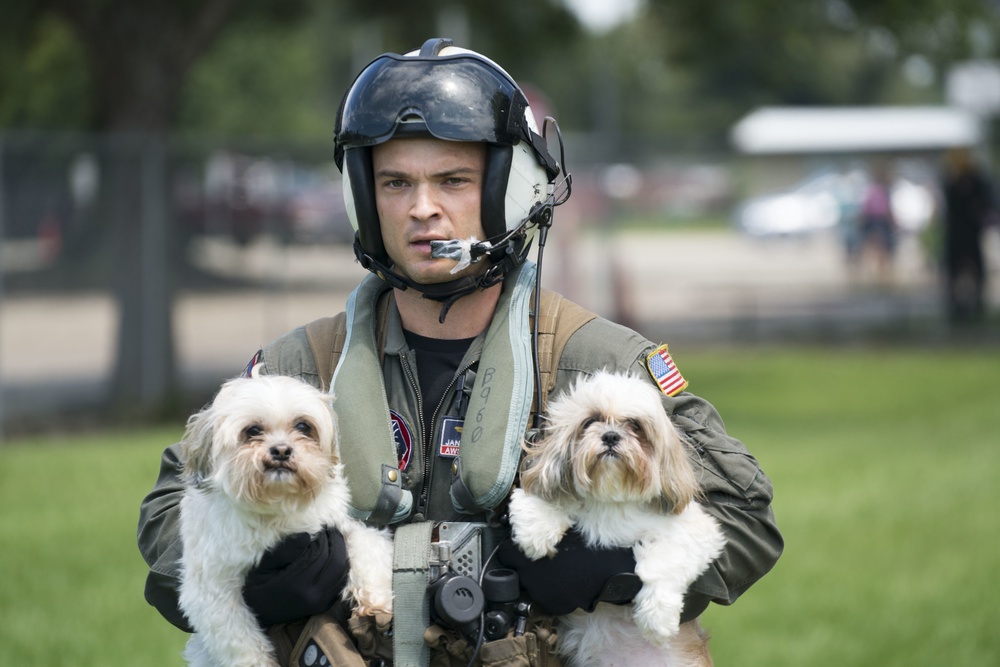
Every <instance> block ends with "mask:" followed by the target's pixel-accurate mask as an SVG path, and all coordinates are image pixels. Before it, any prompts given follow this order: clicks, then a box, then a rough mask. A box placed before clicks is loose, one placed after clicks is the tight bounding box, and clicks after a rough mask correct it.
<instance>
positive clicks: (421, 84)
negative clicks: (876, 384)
mask: <svg viewBox="0 0 1000 667" xmlns="http://www.w3.org/2000/svg"><path fill="white" fill-rule="evenodd" d="M336 150H337V159H338V164H339V165H340V166H341V170H342V172H343V174H344V192H345V199H346V201H347V204H348V210H349V213H350V215H351V219H352V223H353V224H354V226H355V228H356V230H357V237H356V242H355V252H356V254H357V256H358V259H359V261H360V262H361V264H362V266H364V267H365V268H366V269H368V270H369V271H370V272H371V273H372V275H370V276H368V277H367V278H366V279H365V280H364V281H362V283H361V285H359V287H358V289H357V290H355V292H354V293H353V294H352V296H351V298H350V300H349V301H348V304H347V310H346V311H345V313H343V314H341V315H340V316H338V317H337V318H328V319H326V320H321V321H318V322H315V323H312V324H310V325H307V326H305V327H301V328H299V329H296V330H295V331H293V332H290V333H289V334H287V335H285V336H283V337H282V338H280V339H279V340H277V341H275V342H274V343H272V344H271V345H269V346H268V347H266V348H265V349H264V350H262V351H261V352H258V354H257V355H256V356H255V357H254V360H253V361H252V362H251V364H250V366H248V368H247V374H248V375H251V376H252V375H255V374H260V373H279V374H287V375H295V376H298V377H301V378H302V379H304V380H306V381H307V382H310V383H312V384H315V385H317V386H321V387H330V388H331V389H332V390H333V391H334V393H335V394H336V396H337V399H336V402H335V406H334V407H335V408H336V409H337V412H338V416H339V419H340V426H341V439H340V442H341V450H342V451H341V454H342V458H343V460H344V463H345V468H346V473H347V476H348V478H349V480H350V484H351V491H352V502H353V505H354V510H355V514H356V515H357V516H359V517H361V518H363V519H365V520H367V521H369V522H370V523H374V524H379V525H388V526H391V527H393V528H394V530H395V541H396V552H397V564H399V563H400V562H401V561H405V560H406V558H408V557H409V555H410V554H414V553H416V554H424V556H423V559H424V561H426V560H427V557H426V553H427V552H428V545H427V543H428V542H429V541H433V540H439V539H442V538H441V536H440V535H439V531H438V529H439V527H440V522H462V523H463V524H464V523H466V522H471V523H474V524H476V525H482V526H484V528H482V533H481V540H482V545H483V549H482V556H481V562H477V563H475V566H476V567H486V568H487V569H488V568H492V567H495V566H496V565H497V563H501V564H503V565H505V566H506V567H507V568H510V569H513V570H514V571H515V572H516V573H517V575H518V579H519V583H520V588H521V590H522V592H523V595H522V599H523V600H524V601H528V602H531V603H533V607H532V608H529V607H525V606H519V607H518V609H520V610H522V611H523V612H524V613H523V614H522V616H521V617H519V618H520V620H522V621H523V624H522V626H521V627H519V628H518V631H517V632H513V631H512V632H509V633H507V634H506V635H503V634H502V633H501V636H500V638H499V639H496V641H494V642H489V643H486V644H484V645H482V649H483V653H482V654H481V655H480V654H478V653H477V651H478V649H474V648H473V647H474V646H476V645H478V644H479V643H481V641H482V637H478V638H477V637H476V627H477V624H475V623H473V624H472V631H471V632H470V631H469V628H468V627H449V624H448V618H447V613H446V611H447V610H444V611H443V610H442V609H441V608H440V607H441V606H442V605H437V598H435V605H437V606H435V605H430V606H432V607H434V610H432V611H431V612H428V606H429V605H428V604H427V596H428V595H439V594H440V588H441V587H440V586H439V587H437V588H434V587H433V585H432V588H433V591H432V592H431V593H427V592H425V588H427V585H428V584H432V583H433V582H431V581H430V579H431V577H430V575H429V574H428V572H429V571H430V569H431V568H430V566H429V565H427V563H426V562H420V559H419V558H417V559H416V562H415V563H409V564H406V563H404V564H402V565H399V567H398V571H397V575H396V578H395V579H394V587H395V591H396V600H395V609H394V627H393V629H392V632H391V633H389V632H387V631H386V630H387V629H386V628H379V629H378V631H373V630H372V629H371V628H368V629H366V628H363V627H360V626H358V625H356V624H355V625H352V626H351V627H352V631H353V632H354V635H355V639H356V640H357V641H358V644H359V646H360V647H361V650H362V653H366V654H367V656H368V657H371V656H372V655H374V654H376V653H377V654H379V655H381V656H383V658H384V657H386V656H387V655H388V649H387V648H386V643H387V642H388V643H391V644H392V651H393V652H394V653H395V655H394V661H395V664H396V665H404V664H405V665H411V664H412V665H422V664H427V662H428V660H430V661H431V664H434V665H438V664H441V665H449V664H456V665H464V664H466V662H467V660H469V659H470V657H469V654H470V653H471V654H473V655H472V656H471V660H472V662H471V663H470V664H490V662H489V658H488V657H487V656H488V654H490V653H491V651H492V654H493V655H501V654H503V655H504V656H505V657H504V658H503V659H505V660H506V659H510V655H512V654H517V653H523V654H524V655H525V660H526V662H523V663H517V664H532V665H557V664H558V662H557V661H556V658H554V657H553V655H552V647H553V645H554V640H553V637H552V635H551V627H552V626H551V616H553V615H559V614H565V613H568V612H570V611H572V610H574V609H576V608H583V609H589V610H592V609H593V608H594V606H595V605H596V604H597V603H598V602H600V601H607V602H614V603H620V604H625V603H628V601H629V600H630V599H631V598H632V597H633V596H634V595H635V593H636V591H637V590H638V586H641V582H639V581H638V579H637V578H636V577H635V575H634V574H633V570H634V567H635V561H634V559H633V557H632V552H631V549H607V550H593V549H589V548H586V547H585V546H584V545H583V544H582V543H581V540H580V538H579V536H577V535H575V534H573V533H572V532H571V533H570V534H569V535H568V536H567V538H566V539H565V540H564V541H563V543H561V544H560V546H559V550H558V554H557V555H556V556H555V557H554V558H552V559H544V560H542V561H538V562H532V561H529V560H528V559H527V558H525V557H524V556H523V555H522V554H520V552H519V551H518V550H517V549H516V548H515V547H514V546H513V545H512V543H511V542H510V540H509V537H508V536H507V528H506V526H505V524H504V521H503V516H502V515H503V510H504V504H505V500H506V498H507V496H508V494H509V491H510V488H511V486H512V485H513V483H514V481H515V475H516V472H517V464H518V458H519V454H520V451H521V450H520V447H521V443H522V440H523V438H524V437H525V435H526V432H529V431H530V428H529V427H532V426H534V427H537V426H538V425H539V417H540V416H541V415H540V414H539V413H540V412H541V413H543V412H544V406H545V405H546V400H547V396H548V395H549V394H550V393H555V394H558V393H559V392H561V391H563V390H564V389H566V388H567V387H568V386H569V385H570V384H571V383H572V382H573V381H574V379H576V378H578V377H580V376H581V375H587V374H590V373H592V372H593V371H596V370H600V369H608V370H613V371H631V372H633V373H636V374H642V375H644V376H645V377H647V378H649V381H650V382H652V383H657V386H658V387H660V388H661V389H662V391H663V393H664V396H663V403H664V409H665V410H667V412H668V413H669V414H671V416H672V417H673V419H674V420H675V422H676V423H677V424H678V426H679V427H680V428H681V429H682V430H683V431H684V432H685V434H686V435H687V437H688V439H689V441H690V444H691V448H690V456H691V458H692V460H693V461H694V463H695V465H696V468H697V470H698V471H699V480H700V483H701V484H702V486H703V491H704V494H705V498H706V502H707V504H708V507H709V510H710V511H711V513H712V514H713V516H715V517H716V518H717V520H718V521H719V522H720V524H721V525H722V526H723V528H724V531H725V533H726V537H727V540H728V546H727V547H726V550H725V552H724V553H723V554H722V556H721V557H720V558H719V559H718V560H717V561H716V563H714V564H713V566H712V567H711V568H710V569H709V570H708V571H707V572H706V573H705V574H704V575H703V576H702V577H701V578H699V580H698V581H697V582H695V584H694V585H692V587H691V589H690V591H689V593H688V595H687V598H686V606H685V612H684V620H688V619H691V618H694V617H696V616H697V615H698V614H700V613H701V612H702V611H704V609H705V607H707V605H708V604H709V602H710V601H716V602H718V603H721V604H730V603H732V602H733V601H734V600H735V599H736V598H737V597H738V596H739V595H740V594H741V593H742V592H743V591H744V590H746V589H747V588H748V587H749V586H750V585H751V584H752V583H753V582H755V581H756V580H757V579H759V578H760V577H761V576H763V575H764V574H765V573H766V572H767V571H768V570H770V568H771V567H772V566H773V565H774V563H775V561H776V560H777V558H778V556H779V555H780V553H781V549H782V540H781V536H780V534H779V532H778V531H777V528H776V527H775V524H774V518H773V515H772V513H771V509H770V502H771V486H770V482H769V480H768V479H767V477H766V476H765V475H764V473H763V472H762V471H761V470H760V468H759V467H758V466H757V463H756V461H755V460H754V459H753V458H752V457H751V456H750V455H749V453H748V452H747V451H746V449H745V448H744V447H743V445H742V444H740V443H739V442H737V441H736V440H733V439H732V438H730V437H729V436H728V435H726V433H725V430H724V428H723V425H722V421H721V419H720V418H719V416H718V414H717V412H716V411H715V409H714V408H712V406H710V405H709V404H708V403H706V402H705V401H703V400H702V399H699V398H697V397H696V396H694V395H692V394H690V393H687V392H685V391H683V390H684V388H685V387H686V382H685V381H684V380H683V378H682V377H681V376H680V374H679V372H678V371H677V370H676V368H675V366H673V363H672V360H670V357H669V355H668V354H667V353H666V349H665V346H660V347H657V346H656V345H654V344H653V343H651V342H649V341H647V340H645V339H644V338H642V337H641V336H639V335H638V334H637V333H635V332H633V331H630V330H628V329H626V328H624V327H621V326H618V325H616V324H614V323H611V322H609V321H607V320H604V319H602V318H599V317H596V316H593V315H592V314H589V313H586V311H583V309H581V308H579V307H578V306H575V305H573V304H570V303H568V302H565V301H563V300H561V298H560V297H558V296H557V295H552V294H548V293H546V294H541V293H540V292H539V290H538V289H537V278H536V267H535V265H534V264H532V263H531V262H528V261H526V256H527V253H528V251H529V248H530V247H531V245H532V242H533V240H534V238H536V237H537V238H538V239H539V245H540V246H542V245H543V244H544V238H545V234H546V232H547V229H548V226H549V224H550V223H551V214H552V208H553V207H554V206H556V205H558V204H560V203H562V201H564V200H565V196H568V192H567V193H566V195H565V196H562V197H560V196H559V195H557V192H556V191H557V187H556V186H557V183H559V177H560V171H561V165H559V164H558V163H557V162H556V160H554V159H553V158H552V156H551V155H550V153H549V151H548V147H547V145H546V142H545V140H544V139H543V138H542V137H541V136H540V135H539V133H538V128H537V125H536V124H535V121H534V119H533V117H532V115H531V111H530V109H529V108H528V106H527V101H526V99H525V98H524V95H523V93H522V92H521V91H520V89H519V88H518V87H517V85H516V84H515V83H514V82H513V80H511V79H510V77H509V76H508V75H507V74H506V73H505V72H504V71H503V70H502V69H501V68H500V67H499V66H497V65H496V64H495V63H493V62H492V61H490V60H488V59H486V58H484V57H483V56H481V55H479V54H476V53H473V52H470V51H466V50H463V49H458V48H455V47H452V46H450V41H449V40H429V41H428V42H427V43H425V44H424V45H423V47H422V48H421V49H420V51H419V52H414V53H410V54H407V55H404V56H399V55H396V54H386V55H383V56H381V57H380V58H378V59H376V60H375V61H373V62H372V63H371V64H370V65H369V66H368V67H366V68H365V70H364V71H363V72H362V73H361V74H360V75H359V76H358V78H357V79H356V80H355V82H354V84H353V85H352V87H351V89H350V90H349V91H348V94H347V96H346V97H345V100H344V103H343V105H342V108H341V112H340V115H339V118H338V127H337V135H336ZM562 183H565V185H567V186H568V178H566V179H565V180H564V181H563V182H562ZM562 183H560V184H562ZM539 263H541V250H539ZM536 303H537V304H538V305H536ZM540 340H541V341H543V342H542V343H540V342H539V341H540ZM535 358H537V359H539V362H538V363H535V361H534V359H535ZM665 368H666V370H664V369H665ZM536 403H537V404H540V405H541V410H538V409H536V405H535V404H536ZM178 467H179V464H178V462H177V456H176V453H175V451H174V449H173V448H168V449H167V451H166V452H165V453H164V457H163V463H162V467H161V473H160V479H159V480H158V481H157V484H156V487H155V488H154V490H153V492H152V493H151V494H150V495H149V496H147V498H146V500H145V501H144V503H143V507H142V515H141V517H140V523H139V544H140V548H141V550H142V552H143V555H144V556H145V558H146V560H147V562H148V563H149V564H150V576H149V579H148V581H147V587H146V597H147V599H148V600H149V601H150V603H151V604H154V605H155V606H156V607H157V608H158V609H159V610H160V612H161V613H162V614H163V615H164V616H165V617H166V618H168V620H171V622H173V623H174V624H176V625H178V626H179V627H182V628H183V627H185V626H186V622H185V620H184V618H183V616H182V615H181V614H180V612H179V611H178V610H177V605H176V588H177V572H176V562H177V558H178V556H179V553H180V551H179V540H178V539H177V532H176V517H177V502H178V500H179V495H180V490H181V489H180V485H179V482H178V479H177V471H178ZM343 553H344V549H343V540H342V539H341V538H340V536H339V535H337V534H336V533H335V532H333V531H327V532H326V533H321V534H320V535H318V536H316V537H315V538H314V539H310V538H309V537H308V536H297V537H295V538H293V539H290V540H287V541H286V542H285V543H282V544H281V545H279V546H278V547H276V548H275V549H274V550H272V552H271V553H269V554H268V555H267V556H265V558H264V560H263V561H262V562H261V564H260V566H259V567H258V568H257V569H256V570H254V571H253V572H251V573H250V575H249V577H248V583H247V586H246V589H245V595H244V596H245V598H246V600H247V602H248V604H249V605H250V606H251V608H253V609H254V610H255V611H256V613H257V615H258V618H259V619H260V621H261V623H262V624H264V625H274V624H281V623H289V622H292V621H295V620H296V619H300V618H302V617H309V616H312V615H314V614H320V613H321V612H323V611H325V610H327V609H328V608H330V607H332V606H335V602H336V600H337V594H338V592H339V590H340V588H341V587H342V579H343V576H344V573H345V571H346V567H348V566H349V565H348V564H346V562H345V557H344V555H343ZM414 573H416V575H415V577H416V578H415V579H414ZM414 581H416V583H417V585H416V586H414V585H413V584H414ZM397 584H398V586H397ZM414 590H415V591H416V592H414ZM527 609H533V613H531V614H528V613H527V611H524V610H527ZM442 616H445V618H442ZM432 622H433V623H434V628H433V629H432V631H429V632H428V633H427V635H426V639H427V641H428V642H430V643H431V644H433V650H428V647H427V644H426V643H425V642H424V639H425V636H424V631H425V630H426V628H427V626H428V625H429V624H430V623H432ZM387 637H389V639H386V638H387ZM462 642H465V644H462ZM376 645H379V646H376ZM495 646H500V647H501V648H500V649H496V650H494V649H493V648H491V647H495ZM449 647H450V648H449ZM456 647H459V648H458V649H456ZM463 647H464V650H463ZM449 656H451V657H449ZM477 656H478V658H477ZM477 659H478V660H480V661H481V662H478V663H477V662H475V660H477ZM371 664H375V663H374V662H372V663H371ZM505 664H508V663H505ZM509 664H514V663H509Z"/></svg>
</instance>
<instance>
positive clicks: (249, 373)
mask: <svg viewBox="0 0 1000 667" xmlns="http://www.w3.org/2000/svg"><path fill="white" fill-rule="evenodd" d="M263 357H264V350H257V354H255V355H253V359H251V360H250V363H249V364H247V367H246V368H244V369H243V373H242V374H241V375H240V377H245V378H252V377H254V375H255V373H254V371H255V370H256V369H257V364H259V363H260V360H261V359H262V358H263Z"/></svg>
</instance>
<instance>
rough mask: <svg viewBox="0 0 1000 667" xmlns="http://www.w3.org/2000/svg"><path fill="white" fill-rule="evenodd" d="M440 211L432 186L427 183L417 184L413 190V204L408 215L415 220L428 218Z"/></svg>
mask: <svg viewBox="0 0 1000 667" xmlns="http://www.w3.org/2000/svg"><path fill="white" fill-rule="evenodd" d="M440 212H441V206H440V204H439V203H438V199H437V195H436V193H435V192H434V188H432V187H431V186H430V185H427V184H421V185H418V186H417V187H416V188H414V191H413V205H412V206H411V207H410V215H412V216H413V218H414V219H416V220H429V219H431V218H433V217H434V216H436V215H438V214H439V213H440Z"/></svg>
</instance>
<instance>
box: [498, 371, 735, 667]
mask: <svg viewBox="0 0 1000 667" xmlns="http://www.w3.org/2000/svg"><path fill="white" fill-rule="evenodd" d="M661 397H662V393H661V392H660V391H659V390H658V389H657V388H656V387H654V386H653V385H652V384H651V383H650V382H649V381H647V380H642V379H639V378H636V377H633V376H628V375H624V374H613V373H607V372H600V373H597V374H595V375H594V376H592V377H590V378H586V379H583V380H581V381H579V382H578V383H577V384H576V385H575V386H573V387H572V388H571V389H570V390H569V391H568V392H566V393H565V394H563V395H562V396H560V397H559V398H558V399H556V400H555V401H553V402H552V404H551V405H550V406H549V410H548V423H547V425H546V428H545V430H544V432H543V434H542V436H541V438H540V439H539V440H538V441H536V442H534V443H531V444H527V445H525V448H526V455H525V460H524V469H523V472H522V475H521V488H519V489H515V490H514V492H513V494H512V496H511V503H510V520H511V525H512V528H513V539H514V542H515V543H516V544H517V545H518V546H519V547H520V548H521V550H522V551H523V552H524V553H525V554H526V555H527V556H528V557H529V558H532V559H534V560H537V559H540V558H545V557H547V556H551V555H553V554H554V553H555V551H556V545H557V544H558V542H559V541H560V539H562V537H563V535H564V534H565V533H566V531H567V530H569V529H570V528H571V527H575V528H576V529H577V531H579V532H580V533H581V535H582V536H583V539H584V541H585V542H586V543H587V544H588V545H590V546H595V547H627V546H631V547H632V548H633V553H634V555H635V560H636V569H635V571H636V574H637V575H638V576H639V578H640V580H641V581H642V588H641V590H640V591H639V593H638V594H637V595H636V597H635V600H634V601H633V603H632V604H631V605H622V606H619V605H612V604H608V603H603V602H602V603H599V604H598V605H597V608H596V609H595V610H594V612H593V613H586V612H584V611H581V610H577V611H575V612H573V613H571V614H568V615H566V616H562V617H560V619H559V644H558V651H559V653H560V655H561V656H563V658H564V659H565V660H566V662H567V663H568V665H570V666H571V667H609V666H611V665H622V666H626V665H627V666H634V665H650V666H653V665H655V666H657V667H660V666H663V665H670V667H694V666H698V667H703V666H704V665H711V664H712V659H711V656H710V654H709V652H708V637H707V635H706V634H705V633H704V632H703V631H702V629H701V627H700V625H699V624H698V621H697V619H695V620H693V621H690V622H688V623H685V624H683V625H681V624H680V616H681V611H682V608H683V599H684V594H685V592H686V591H687V589H688V586H689V585H690V584H691V583H692V582H693V581H694V580H695V579H697V578H698V576H699V575H700V574H701V573H702V572H704V571H705V570H706V569H707V568H708V567H709V565H710V564H711V563H712V561H714V560H715V559H716V558H717V557H718V556H719V554H720V553H721V551H722V547H723V546H724V542H725V541H724V538H723V535H722V531H721V530H720V528H719V526H718V525H717V523H716V522H715V520H714V519H713V518H712V517H711V516H709V515H708V513H707V512H706V511H705V510H704V509H703V508H702V506H701V505H699V504H698V503H697V502H696V498H697V494H698V485H697V481H696V479H695V474H694V470H693V467H692V465H691V463H690V461H689V460H688V458H687V454H686V453H685V450H684V445H683V442H682V440H681V437H680V435H679V433H678V432H677V430H676V428H675V427H674V425H673V424H672V423H671V422H670V420H669V418H668V417H667V415H666V413H665V412H664V407H663V402H662V401H661Z"/></svg>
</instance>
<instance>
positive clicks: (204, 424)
mask: <svg viewBox="0 0 1000 667" xmlns="http://www.w3.org/2000/svg"><path fill="white" fill-rule="evenodd" d="M214 437H215V409H214V407H213V406H209V407H207V408H205V409H204V410H202V411H201V412H198V413H196V414H194V415H191V417H190V418H189V419H188V421H187V430H185V432H184V438H183V439H182V440H181V447H180V450H181V462H182V464H183V469H182V471H181V479H182V480H183V481H184V482H185V483H186V484H190V485H194V486H198V485H199V484H201V482H202V481H204V480H205V479H206V478H207V477H209V475H211V473H212V440H213V438H214Z"/></svg>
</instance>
